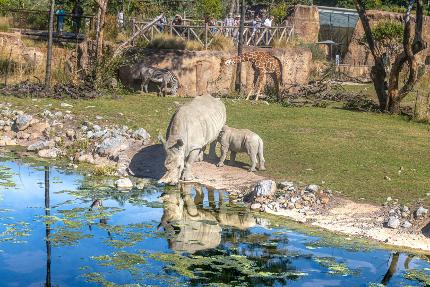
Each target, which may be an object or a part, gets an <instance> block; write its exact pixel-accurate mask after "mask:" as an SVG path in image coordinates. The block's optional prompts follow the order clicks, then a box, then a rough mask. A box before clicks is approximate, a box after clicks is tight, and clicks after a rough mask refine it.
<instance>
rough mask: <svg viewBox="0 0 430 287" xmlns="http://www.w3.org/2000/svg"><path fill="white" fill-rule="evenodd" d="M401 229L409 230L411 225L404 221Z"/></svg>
mask: <svg viewBox="0 0 430 287" xmlns="http://www.w3.org/2000/svg"><path fill="white" fill-rule="evenodd" d="M402 227H403V228H411V227H412V223H410V222H409V221H407V220H406V221H405V222H403V224H402Z"/></svg>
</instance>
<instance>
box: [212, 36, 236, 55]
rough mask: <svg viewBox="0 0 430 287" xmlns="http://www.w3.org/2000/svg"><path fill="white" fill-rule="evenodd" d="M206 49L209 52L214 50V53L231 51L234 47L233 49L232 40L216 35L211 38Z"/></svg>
mask: <svg viewBox="0 0 430 287" xmlns="http://www.w3.org/2000/svg"><path fill="white" fill-rule="evenodd" d="M208 48H209V49H210V50H216V51H231V50H233V49H234V48H235V47H234V42H233V39H232V38H229V37H225V36H223V35H217V36H215V37H214V38H213V40H212V42H211V44H210V45H209V47H208Z"/></svg>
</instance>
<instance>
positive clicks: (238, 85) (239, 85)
mask: <svg viewBox="0 0 430 287" xmlns="http://www.w3.org/2000/svg"><path fill="white" fill-rule="evenodd" d="M245 8H246V7H245V0H242V8H241V13H240V14H241V15H240V26H239V43H238V45H237V55H238V56H240V55H242V52H243V31H244V28H245ZM241 74H242V63H240V62H239V63H238V64H237V69H236V90H237V91H238V92H239V93H241V92H242V91H241V88H242V80H241Z"/></svg>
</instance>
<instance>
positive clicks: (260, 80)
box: [255, 73, 266, 102]
mask: <svg viewBox="0 0 430 287" xmlns="http://www.w3.org/2000/svg"><path fill="white" fill-rule="evenodd" d="M265 83H266V73H261V75H260V77H258V82H257V91H256V96H255V101H256V102H257V101H258V98H259V96H260V95H261V90H262V89H263V88H264V84H265Z"/></svg>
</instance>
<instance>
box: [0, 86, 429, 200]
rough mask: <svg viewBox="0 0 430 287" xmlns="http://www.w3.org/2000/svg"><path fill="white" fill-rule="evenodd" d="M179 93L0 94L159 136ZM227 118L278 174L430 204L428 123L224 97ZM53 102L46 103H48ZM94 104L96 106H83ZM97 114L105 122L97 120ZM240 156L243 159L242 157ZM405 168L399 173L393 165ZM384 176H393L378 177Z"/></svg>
mask: <svg viewBox="0 0 430 287" xmlns="http://www.w3.org/2000/svg"><path fill="white" fill-rule="evenodd" d="M188 100H189V99H182V98H160V97H156V96H147V95H126V96H121V97H118V98H102V99H97V100H88V101H82V100H81V101H72V100H64V101H61V100H60V101H59V100H51V99H38V100H35V101H34V100H30V99H18V98H11V97H0V101H1V102H4V101H7V102H11V103H13V104H14V105H16V106H20V107H21V109H23V110H33V111H35V110H43V109H46V108H48V109H50V110H51V111H53V110H56V109H57V110H63V111H64V110H65V109H66V108H61V107H60V103H61V102H67V103H70V104H72V105H73V108H68V109H70V110H71V111H72V112H73V113H75V114H78V115H79V117H80V118H82V120H84V119H86V120H91V121H94V122H99V123H101V124H103V122H114V123H118V124H126V125H128V126H130V127H144V128H146V129H147V130H148V131H149V132H150V133H151V135H152V136H153V137H155V136H156V135H157V134H158V132H159V131H162V133H163V134H164V132H165V129H166V127H167V125H168V121H169V118H170V116H171V115H172V113H173V112H174V110H175V109H176V105H177V104H178V103H181V102H184V101H188ZM225 103H226V106H227V118H228V120H227V121H228V124H229V125H230V126H233V127H237V128H248V129H251V130H253V131H255V132H256V133H258V134H259V135H260V136H261V137H262V138H263V140H264V143H265V158H266V162H267V168H268V170H267V171H266V172H264V173H262V174H263V175H266V176H270V177H273V178H275V179H277V180H293V181H300V182H303V183H306V184H310V183H315V184H319V185H322V186H324V187H326V188H330V189H332V190H335V191H339V192H341V193H342V194H343V195H344V196H346V197H349V198H352V199H355V200H359V199H364V200H365V201H368V202H376V203H381V202H384V201H385V199H386V198H387V197H388V196H391V197H393V198H399V199H400V200H401V202H405V203H416V202H418V201H422V202H424V203H426V204H429V203H430V196H426V193H428V192H430V184H429V178H430V144H429V135H430V131H429V126H428V125H426V124H420V123H414V122H409V121H407V120H405V119H404V118H402V117H398V116H389V115H383V114H374V113H359V112H352V111H346V110H341V109H323V108H310V107H309V108H307V107H306V108H292V107H289V108H286V107H281V106H280V105H277V104H271V105H266V104H254V103H250V102H244V101H233V100H226V101H225ZM49 104H52V106H50V107H46V106H47V105H49ZM89 106H94V107H89ZM97 115H100V116H103V117H104V119H103V120H95V117H96V116H97ZM239 160H241V161H244V162H247V163H248V162H249V161H248V159H247V158H246V157H245V156H241V157H239ZM401 167H403V171H402V172H401V173H400V174H399V173H398V171H399V169H400V168H401ZM386 176H387V177H389V178H390V179H391V180H388V179H384V177H386Z"/></svg>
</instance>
